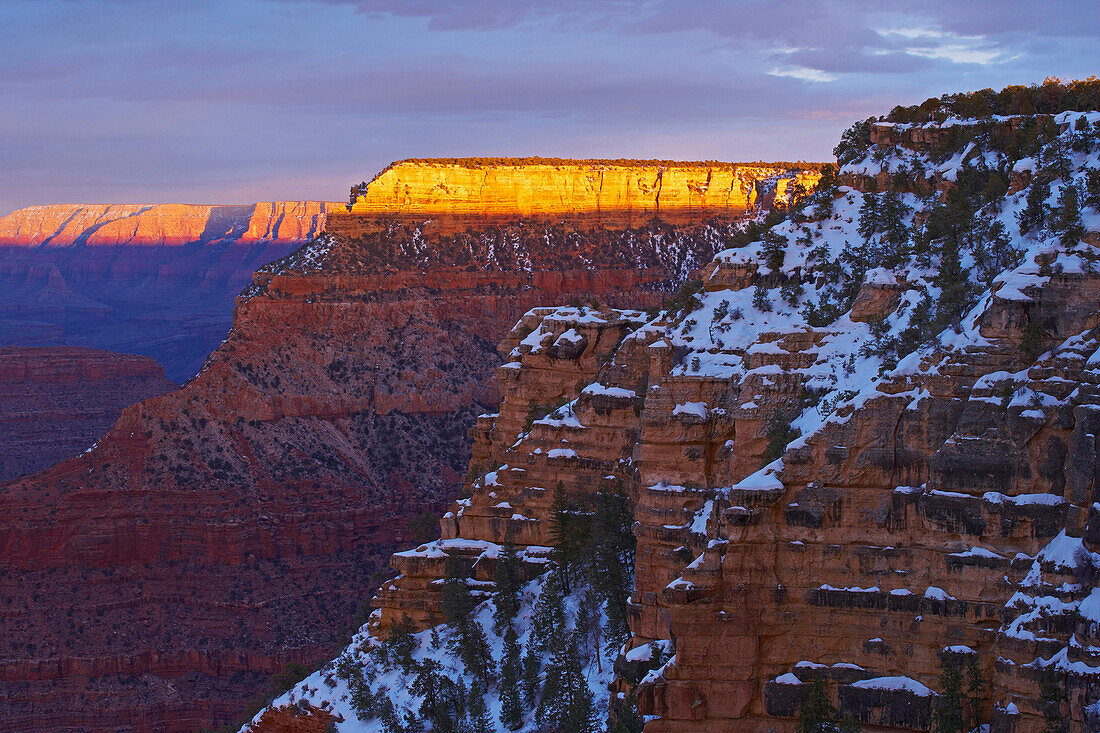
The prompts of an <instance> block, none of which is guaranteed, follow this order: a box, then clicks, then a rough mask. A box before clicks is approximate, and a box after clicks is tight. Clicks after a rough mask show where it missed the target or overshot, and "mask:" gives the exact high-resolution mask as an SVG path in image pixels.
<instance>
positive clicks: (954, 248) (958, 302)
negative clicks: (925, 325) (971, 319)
mask: <svg viewBox="0 0 1100 733" xmlns="http://www.w3.org/2000/svg"><path fill="white" fill-rule="evenodd" d="M932 284H933V285H935V286H936V287H938V288H939V289H940V297H939V298H938V299H937V301H936V331H937V333H938V332H939V331H941V330H943V329H944V328H945V327H947V326H949V325H952V324H958V323H959V321H960V319H961V318H962V316H963V313H964V312H965V311H966V309H967V308H969V307H970V296H971V287H970V273H969V271H967V270H966V269H964V268H963V266H962V261H961V259H960V258H959V247H958V244H957V242H956V241H955V240H954V238H952V237H949V238H947V239H945V240H944V243H943V246H942V248H941V250H940V265H939V269H938V270H937V272H936V276H935V277H934V278H933V279H932Z"/></svg>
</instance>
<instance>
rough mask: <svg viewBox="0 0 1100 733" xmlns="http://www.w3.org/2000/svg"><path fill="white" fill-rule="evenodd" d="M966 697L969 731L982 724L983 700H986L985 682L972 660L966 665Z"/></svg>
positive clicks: (978, 667) (980, 670)
mask: <svg viewBox="0 0 1100 733" xmlns="http://www.w3.org/2000/svg"><path fill="white" fill-rule="evenodd" d="M966 696H967V702H966V707H967V712H968V713H969V714H968V716H967V724H966V727H967V730H974V729H975V728H977V727H978V726H980V725H981V724H982V718H983V717H984V716H983V715H982V700H983V699H984V698H985V680H984V679H982V668H981V667H980V666H978V661H977V660H976V659H971V660H970V661H969V662H968V663H967V665H966Z"/></svg>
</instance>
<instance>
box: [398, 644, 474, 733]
mask: <svg viewBox="0 0 1100 733" xmlns="http://www.w3.org/2000/svg"><path fill="white" fill-rule="evenodd" d="M410 689H411V690H412V692H413V694H414V695H418V696H420V697H422V698H423V701H422V702H421V703H420V715H421V717H423V718H424V720H425V721H427V722H428V723H430V724H431V726H432V730H433V731H434V732H435V733H454V731H455V724H456V722H457V721H459V720H461V719H462V718H463V717H464V715H465V712H466V710H465V691H464V690H463V689H462V688H461V687H460V686H459V685H457V684H456V683H455V682H453V681H452V680H450V679H448V678H447V677H446V676H444V675H443V674H442V673H441V672H440V666H439V663H438V662H436V661H435V660H433V659H428V660H425V661H424V663H423V664H421V666H420V673H419V674H417V676H416V679H415V680H413V683H412V686H411V688H410Z"/></svg>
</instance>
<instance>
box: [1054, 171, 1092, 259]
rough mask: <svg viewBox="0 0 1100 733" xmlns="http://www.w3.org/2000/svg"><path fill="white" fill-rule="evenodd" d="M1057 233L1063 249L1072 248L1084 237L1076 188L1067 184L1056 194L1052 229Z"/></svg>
mask: <svg viewBox="0 0 1100 733" xmlns="http://www.w3.org/2000/svg"><path fill="white" fill-rule="evenodd" d="M1053 229H1054V230H1055V231H1057V232H1058V233H1059V237H1058V239H1059V241H1060V242H1061V243H1062V246H1063V247H1067V248H1073V247H1076V246H1077V244H1078V243H1079V242H1080V241H1081V238H1082V237H1084V236H1085V225H1084V224H1082V223H1081V200H1080V196H1079V195H1078V192H1077V186H1075V185H1073V183H1069V184H1067V185H1065V186H1063V187H1062V191H1061V192H1060V193H1059V194H1058V217H1057V219H1056V220H1055V225H1054V227H1053Z"/></svg>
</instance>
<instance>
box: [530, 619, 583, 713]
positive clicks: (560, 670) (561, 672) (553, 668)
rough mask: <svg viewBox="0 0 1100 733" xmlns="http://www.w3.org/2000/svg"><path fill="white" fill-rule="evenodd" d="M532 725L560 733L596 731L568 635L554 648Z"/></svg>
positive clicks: (578, 663)
mask: <svg viewBox="0 0 1100 733" xmlns="http://www.w3.org/2000/svg"><path fill="white" fill-rule="evenodd" d="M535 721H536V722H537V723H538V724H539V725H540V726H546V727H547V728H548V729H549V730H551V731H560V732H561V733H595V731H596V730H597V729H598V724H597V720H596V711H595V708H594V705H593V697H592V691H591V690H590V689H589V688H588V681H587V680H586V679H585V677H584V671H583V669H582V667H581V662H580V657H579V655H578V653H577V645H576V640H575V639H574V638H573V636H572V635H570V636H569V637H568V638H566V639H564V640H563V643H560V644H558V646H557V648H556V649H554V651H553V655H552V656H551V658H550V662H549V664H548V665H547V667H546V682H545V683H544V684H543V689H542V699H540V700H539V704H538V707H537V708H536V709H535Z"/></svg>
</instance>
